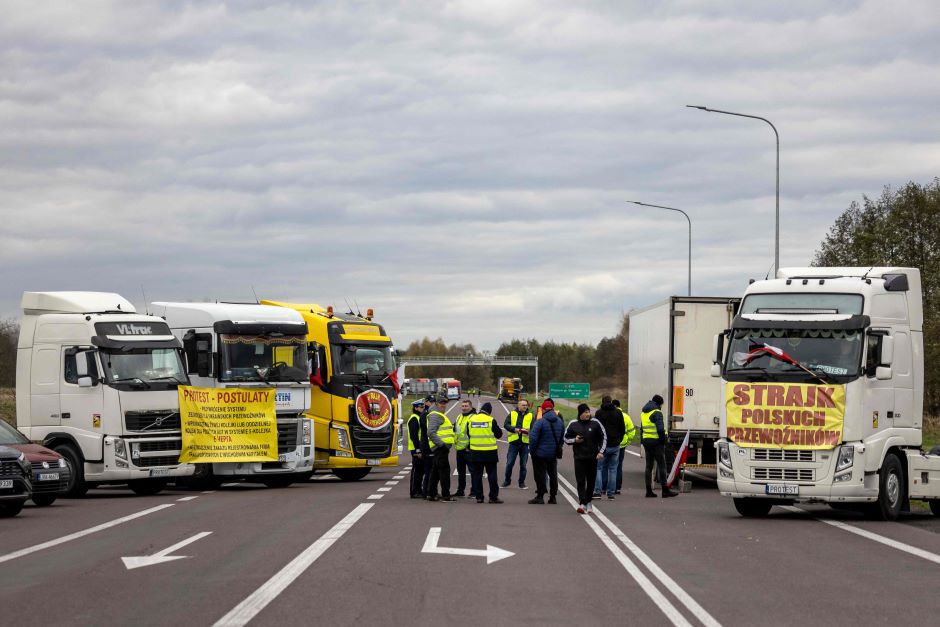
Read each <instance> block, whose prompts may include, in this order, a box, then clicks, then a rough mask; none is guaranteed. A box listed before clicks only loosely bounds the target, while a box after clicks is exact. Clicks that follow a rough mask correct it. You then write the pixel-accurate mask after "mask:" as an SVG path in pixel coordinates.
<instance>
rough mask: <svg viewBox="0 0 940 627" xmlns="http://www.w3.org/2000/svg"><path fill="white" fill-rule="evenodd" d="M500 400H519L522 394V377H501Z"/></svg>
mask: <svg viewBox="0 0 940 627" xmlns="http://www.w3.org/2000/svg"><path fill="white" fill-rule="evenodd" d="M497 387H498V389H499V394H498V397H499V400H501V401H512V402H514V403H515V402H518V400H519V398H520V397H521V396H522V379H519V378H511V377H500V378H499V384H498V386H497Z"/></svg>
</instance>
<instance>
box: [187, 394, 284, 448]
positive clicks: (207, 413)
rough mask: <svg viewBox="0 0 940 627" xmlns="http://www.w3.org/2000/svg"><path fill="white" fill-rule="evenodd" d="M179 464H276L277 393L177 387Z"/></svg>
mask: <svg viewBox="0 0 940 627" xmlns="http://www.w3.org/2000/svg"><path fill="white" fill-rule="evenodd" d="M179 400H180V418H181V422H182V425H181V426H182V430H183V450H182V453H181V454H180V462H186V463H193V464H197V463H211V462H276V461H277V417H276V415H275V411H274V390H272V389H264V388H218V389H216V388H196V387H190V386H185V385H181V386H179Z"/></svg>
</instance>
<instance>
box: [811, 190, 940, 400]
mask: <svg viewBox="0 0 940 627" xmlns="http://www.w3.org/2000/svg"><path fill="white" fill-rule="evenodd" d="M813 265H816V266H909V267H914V268H920V273H921V282H922V286H923V290H924V411H925V413H928V414H933V415H937V414H940V368H937V367H936V364H937V363H938V360H940V311H938V309H937V306H938V305H940V303H938V302H937V299H938V297H940V294H938V289H940V179H937V178H935V179H934V180H933V181H931V182H930V183H928V184H927V185H918V184H917V183H914V182H910V183H908V184H907V185H905V186H904V187H901V188H900V189H892V188H890V187H885V189H884V191H883V192H882V194H881V196H880V197H878V198H874V199H872V198H869V197H867V196H863V197H862V202H861V203H859V202H854V201H853V202H852V204H850V205H849V207H848V209H846V210H845V211H844V212H843V213H842V215H840V216H839V217H838V218H837V219H836V221H835V223H834V224H833V225H832V227H831V228H830V229H829V233H828V234H827V235H826V237H825V239H823V241H822V243H821V244H820V246H819V249H818V250H817V251H816V256H815V259H814V260H813Z"/></svg>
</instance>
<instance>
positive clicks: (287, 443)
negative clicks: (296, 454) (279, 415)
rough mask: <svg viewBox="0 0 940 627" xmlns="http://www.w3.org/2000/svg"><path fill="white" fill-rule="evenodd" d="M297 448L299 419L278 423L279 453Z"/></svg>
mask: <svg viewBox="0 0 940 627" xmlns="http://www.w3.org/2000/svg"><path fill="white" fill-rule="evenodd" d="M295 448H297V421H296V420H293V421H291V422H279V423H277V453H278V455H281V454H284V453H289V452H291V451H293V450H294V449H295Z"/></svg>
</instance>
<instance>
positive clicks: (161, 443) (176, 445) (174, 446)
mask: <svg viewBox="0 0 940 627" xmlns="http://www.w3.org/2000/svg"><path fill="white" fill-rule="evenodd" d="M134 444H136V445H138V446H140V452H141V453H152V452H154V451H178V450H180V448H181V447H182V446H183V441H182V440H154V441H151V442H148V441H147V440H140V441H139V442H134Z"/></svg>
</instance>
